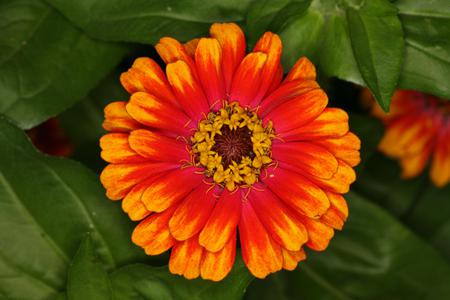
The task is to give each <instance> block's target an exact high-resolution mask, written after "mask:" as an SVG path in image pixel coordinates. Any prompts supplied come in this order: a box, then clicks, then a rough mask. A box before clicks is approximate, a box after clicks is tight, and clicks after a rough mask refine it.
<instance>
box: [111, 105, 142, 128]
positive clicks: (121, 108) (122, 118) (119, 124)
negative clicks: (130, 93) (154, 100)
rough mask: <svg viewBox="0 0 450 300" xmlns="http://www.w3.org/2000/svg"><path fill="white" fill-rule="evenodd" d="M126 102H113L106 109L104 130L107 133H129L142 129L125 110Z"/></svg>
mask: <svg viewBox="0 0 450 300" xmlns="http://www.w3.org/2000/svg"><path fill="white" fill-rule="evenodd" d="M126 104H127V103H126V102H112V103H110V104H108V105H107V106H106V107H105V120H104V121H103V128H104V129H105V130H107V131H115V132H127V131H131V130H134V129H138V128H140V127H141V124H139V123H138V122H136V121H135V120H134V119H133V118H132V117H131V116H130V115H129V114H128V112H127V110H126V109H125V106H126Z"/></svg>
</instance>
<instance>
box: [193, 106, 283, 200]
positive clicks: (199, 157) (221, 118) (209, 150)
mask: <svg viewBox="0 0 450 300" xmlns="http://www.w3.org/2000/svg"><path fill="white" fill-rule="evenodd" d="M223 126H227V127H228V128H229V131H228V129H226V130H225V131H228V132H230V131H236V130H243V128H245V127H246V128H247V129H248V131H249V132H250V140H249V141H248V142H249V143H250V142H251V151H249V152H251V153H246V154H243V155H242V157H241V158H240V161H235V160H234V159H233V160H232V161H231V162H229V163H227V164H225V165H224V159H223V157H222V156H221V155H220V153H218V152H217V151H219V152H221V151H220V150H217V149H216V148H215V147H214V146H215V145H216V141H215V139H214V138H215V136H216V135H220V136H222V134H223V131H222V127H223ZM247 129H246V130H247ZM274 136H275V135H274V132H273V128H272V123H271V122H269V123H268V124H267V126H264V125H263V122H262V120H261V119H260V118H259V117H258V116H257V114H256V112H254V111H250V110H248V109H247V108H242V107H241V106H239V104H238V103H237V102H233V103H231V104H228V103H224V106H223V108H221V109H220V110H219V111H218V112H215V113H214V112H210V113H209V114H208V115H207V116H206V117H205V119H203V120H202V121H200V122H199V125H198V130H197V132H195V134H194V135H193V136H192V137H191V142H192V152H193V155H195V157H196V164H197V165H201V166H203V167H205V169H206V170H205V175H206V176H208V177H212V179H213V181H214V182H215V183H217V184H220V185H222V186H225V187H226V188H227V189H228V190H230V191H233V190H235V189H236V188H237V187H238V186H240V185H244V186H247V187H248V186H251V185H252V184H254V183H255V182H257V181H258V177H259V174H260V173H261V168H262V167H263V166H265V165H268V164H270V163H271V162H272V158H271V154H270V148H271V146H272V138H273V137H274ZM222 155H226V153H222ZM225 166H226V167H225Z"/></svg>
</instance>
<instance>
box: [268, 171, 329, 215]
mask: <svg viewBox="0 0 450 300" xmlns="http://www.w3.org/2000/svg"><path fill="white" fill-rule="evenodd" d="M262 180H263V182H264V183H265V184H266V185H267V186H268V187H269V188H270V190H271V191H272V192H274V193H275V194H276V195H277V196H278V197H280V199H281V200H283V201H284V203H286V204H287V205H288V206H290V207H291V208H293V209H294V210H295V211H297V212H298V213H300V214H302V215H305V216H308V217H311V218H319V217H320V216H321V215H323V214H324V213H325V212H326V211H327V210H328V208H329V207H330V202H329V200H328V198H327V196H326V194H325V192H324V191H323V190H322V189H320V188H319V187H318V186H317V185H315V184H313V183H312V182H311V181H309V180H307V179H306V178H305V177H303V176H302V175H300V174H298V173H295V172H292V171H289V170H286V169H283V168H268V169H267V176H266V177H265V178H263V179H262Z"/></svg>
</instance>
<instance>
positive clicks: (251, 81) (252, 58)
mask: <svg viewBox="0 0 450 300" xmlns="http://www.w3.org/2000/svg"><path fill="white" fill-rule="evenodd" d="M266 60H267V54H265V53H262V52H253V53H250V54H248V55H247V56H246V57H245V58H244V59H243V60H242V62H241V64H240V65H239V67H238V69H237V70H236V74H235V75H234V77H233V83H232V84H231V92H230V99H231V101H238V102H239V103H240V104H241V106H248V105H250V103H252V100H253V99H254V97H255V96H256V94H257V93H258V89H259V87H260V85H261V80H262V77H261V76H262V71H263V69H264V64H265V63H266Z"/></svg>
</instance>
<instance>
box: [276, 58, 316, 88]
mask: <svg viewBox="0 0 450 300" xmlns="http://www.w3.org/2000/svg"><path fill="white" fill-rule="evenodd" d="M297 79H302V80H316V67H314V65H313V63H312V62H311V61H310V60H309V59H308V58H306V57H304V56H303V57H300V58H299V59H298V60H297V62H296V63H295V64H294V66H293V67H292V69H291V70H290V71H289V73H288V74H287V76H286V79H285V80H284V82H289V81H293V80H297Z"/></svg>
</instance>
